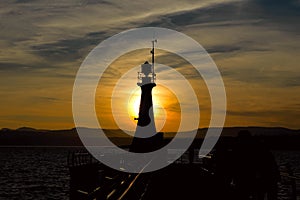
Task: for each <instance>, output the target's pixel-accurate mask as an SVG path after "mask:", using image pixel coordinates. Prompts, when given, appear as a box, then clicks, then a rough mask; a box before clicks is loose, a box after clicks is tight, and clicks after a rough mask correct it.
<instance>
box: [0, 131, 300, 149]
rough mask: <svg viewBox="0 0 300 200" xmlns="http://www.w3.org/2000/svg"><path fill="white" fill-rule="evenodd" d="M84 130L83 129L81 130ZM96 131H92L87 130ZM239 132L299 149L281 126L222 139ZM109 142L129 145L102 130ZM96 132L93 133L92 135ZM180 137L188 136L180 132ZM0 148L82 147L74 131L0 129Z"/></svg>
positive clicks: (297, 137) (298, 134)
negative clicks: (182, 135)
mask: <svg viewBox="0 0 300 200" xmlns="http://www.w3.org/2000/svg"><path fill="white" fill-rule="evenodd" d="M83 129H84V128H83ZM85 129H87V130H90V131H97V130H96V129H88V128H85ZM240 130H249V131H250V132H251V133H252V135H253V136H255V137H260V138H262V139H264V140H266V141H268V142H269V143H270V146H272V147H274V148H280V147H281V146H282V147H284V148H286V147H292V146H295V147H296V146H297V148H298V146H300V145H299V144H300V130H291V129H287V128H281V127H225V128H223V131H222V137H221V139H222V138H234V137H235V136H237V133H238V132H239V131H240ZM104 132H105V133H106V135H107V136H108V137H109V138H110V139H111V141H112V142H114V143H115V144H119V145H128V144H130V143H131V139H132V138H131V137H130V136H128V135H126V134H125V133H124V132H122V131H120V130H104ZM206 132H207V128H202V129H199V130H198V134H197V138H198V140H200V141H202V139H203V138H204V136H205V134H206ZM95 133H97V132H95ZM182 134H188V132H187V133H182ZM174 135H175V133H165V137H166V138H172V137H173V136H174ZM0 146H83V144H82V142H81V140H80V138H79V136H78V134H77V131H76V129H75V128H72V129H66V130H39V129H34V128H30V127H21V128H18V129H8V128H3V129H1V130H0Z"/></svg>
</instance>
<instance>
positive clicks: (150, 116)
mask: <svg viewBox="0 0 300 200" xmlns="http://www.w3.org/2000/svg"><path fill="white" fill-rule="evenodd" d="M156 42H157V40H152V50H151V51H150V52H151V54H152V64H150V63H149V62H148V61H146V62H145V63H144V64H142V65H141V71H140V72H138V83H137V85H138V86H139V87H141V101H140V107H139V116H138V118H135V120H138V122H137V127H136V130H135V135H134V138H133V140H132V143H131V145H130V149H129V151H131V152H136V153H144V152H150V151H154V150H157V149H158V148H160V146H161V143H162V140H163V134H162V133H156V127H155V121H154V113H153V101H152V89H153V88H154V87H155V86H156V84H155V81H156V74H155V72H154V44H155V43H156Z"/></svg>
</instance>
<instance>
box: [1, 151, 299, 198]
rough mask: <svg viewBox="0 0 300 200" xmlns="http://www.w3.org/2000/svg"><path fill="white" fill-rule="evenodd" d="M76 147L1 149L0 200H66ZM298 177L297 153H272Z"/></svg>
mask: <svg viewBox="0 0 300 200" xmlns="http://www.w3.org/2000/svg"><path fill="white" fill-rule="evenodd" d="M78 149H79V148H75V147H0V199H1V200H6V199H9V200H11V199H18V200H20V199H25V200H27V199H68V195H69V194H68V193H69V171H68V168H67V156H68V153H69V152H70V151H75V150H78ZM274 155H275V156H276V159H277V161H278V163H279V164H285V163H289V164H290V165H291V166H292V168H294V169H295V171H296V172H297V173H298V174H299V173H300V152H299V151H274Z"/></svg>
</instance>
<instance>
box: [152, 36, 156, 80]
mask: <svg viewBox="0 0 300 200" xmlns="http://www.w3.org/2000/svg"><path fill="white" fill-rule="evenodd" d="M155 43H157V39H153V40H152V50H151V54H152V75H153V82H155V77H156V74H155V73H154V44H155Z"/></svg>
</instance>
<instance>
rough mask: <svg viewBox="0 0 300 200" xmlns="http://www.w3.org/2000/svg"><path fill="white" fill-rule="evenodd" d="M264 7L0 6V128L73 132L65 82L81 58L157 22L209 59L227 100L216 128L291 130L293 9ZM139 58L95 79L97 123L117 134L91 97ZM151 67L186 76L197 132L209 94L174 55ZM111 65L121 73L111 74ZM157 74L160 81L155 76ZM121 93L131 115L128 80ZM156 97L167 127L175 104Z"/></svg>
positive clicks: (296, 81)
mask: <svg viewBox="0 0 300 200" xmlns="http://www.w3.org/2000/svg"><path fill="white" fill-rule="evenodd" d="M270 2H271V1H267V0H250V1H236V0H225V1H224V0H222V1H220V0H214V1H211V0H207V1H206V0H204V1H192V0H186V1H173V0H172V1H171V0H166V1H156V0H154V1H139V2H132V1H129V0H124V1H121V2H120V1H111V2H110V3H107V2H106V3H104V2H98V3H96V2H94V4H92V3H89V2H88V1H79V0H78V1H77V0H75V1H71V0H65V1H53V2H48V1H46V2H45V1H32V2H31V1H26V2H15V1H1V2H0V6H1V8H3V9H2V10H1V12H0V27H1V32H0V38H1V39H0V49H1V53H0V97H1V98H0V110H1V113H0V128H4V127H8V128H18V127H23V126H28V127H34V128H42V129H63V128H72V127H74V123H73V118H72V89H73V83H74V80H75V76H76V72H77V70H78V69H79V66H80V64H81V63H82V61H83V60H84V58H85V57H86V56H87V55H88V53H89V52H90V51H91V50H92V49H93V48H94V47H96V45H97V44H99V43H100V42H101V41H103V40H104V39H106V38H108V37H110V36H112V35H114V34H117V33H119V32H121V31H124V30H127V29H129V28H136V27H143V26H157V27H166V28H171V29H174V30H177V31H181V32H183V33H185V34H187V35H188V36H190V37H192V38H193V39H194V40H196V41H197V42H199V43H200V44H201V45H202V46H203V47H204V48H205V49H206V50H207V51H208V52H209V54H210V55H211V57H212V58H213V59H214V61H215V63H216V64H217V66H218V68H219V70H220V73H221V75H222V77H223V80H224V84H225V88H226V94H227V117H226V122H225V126H272V127H274V126H276V127H277V126H282V127H287V128H293V129H299V128H300V104H299V102H300V93H299V91H300V76H299V74H300V68H299V66H298V65H299V62H300V57H299V53H300V38H299V37H300V36H299V30H300V25H299V23H298V18H299V17H298V16H299V15H298V13H299V10H300V8H299V6H300V5H299V2H298V1H296V0H287V1H282V2H281V1H274V2H273V3H270ZM129 8H130V9H129ZM149 46H150V45H149ZM145 59H146V60H150V55H149V51H148V50H142V51H139V52H132V53H131V54H129V55H124V56H123V57H120V58H119V59H118V60H116V61H115V62H114V63H113V64H112V66H111V67H110V68H109V70H108V71H107V72H106V76H107V78H106V80H105V78H104V79H103V80H102V81H104V84H101V82H100V85H101V88H98V90H97V94H96V101H97V102H98V103H97V104H96V111H97V113H98V117H99V119H100V121H101V124H103V126H104V127H107V128H117V127H116V126H115V125H114V123H113V122H112V120H111V119H112V118H111V114H110V112H111V110H110V105H111V102H110V99H109V98H106V99H104V100H103V102H102V100H101V98H99V97H100V96H101V95H102V94H104V93H105V94H107V95H109V93H110V92H112V89H113V88H112V86H113V83H116V82H117V80H118V79H117V77H121V76H122V75H123V74H124V73H126V72H127V71H128V70H130V69H131V68H133V67H136V66H139V65H140V64H142V63H143V62H144V61H145ZM157 62H158V63H161V64H164V65H168V66H171V67H174V68H176V69H177V70H178V72H180V73H182V74H184V75H185V76H186V77H187V79H188V80H189V82H190V83H191V85H192V87H193V88H194V89H195V91H197V98H198V100H199V105H200V110H201V121H200V124H199V127H206V126H207V125H208V124H209V120H210V98H209V94H208V91H207V88H206V86H205V84H204V82H203V80H195V79H193V78H189V75H191V74H192V73H193V71H192V70H191V67H190V66H189V64H188V63H186V62H185V61H184V60H182V59H180V58H178V57H176V56H174V55H169V54H167V53H166V52H162V51H161V52H158V53H157ZM178 64H180V66H178ZM120 65H126V66H127V68H122V69H123V71H122V70H115V69H116V68H117V66H120ZM157 76H158V80H157V81H158V82H157V83H158V84H159V78H160V74H159V72H158V73H157ZM112 77H113V79H112ZM161 78H163V74H161ZM130 85H132V87H131V86H130ZM129 86H130V87H129ZM128 88H129V89H126V88H124V91H125V94H124V98H125V96H126V95H127V96H126V98H127V99H126V100H125V108H124V116H125V115H127V117H128V118H130V117H132V116H131V114H130V113H128V112H129V111H128V105H126V103H127V102H128V101H127V100H128V98H129V97H130V95H131V94H132V91H133V90H134V91H136V90H138V89H139V88H138V86H136V80H132V82H128ZM132 88H134V89H132ZM100 90H103V91H104V93H101V92H100ZM161 92H162V93H165V92H166V91H164V89H163V88H161V87H157V88H155V90H154V95H155V97H154V99H155V100H157V99H159V100H160V101H161V104H162V106H163V108H164V109H165V111H166V113H167V114H166V119H167V121H168V122H167V124H166V127H165V129H164V130H167V131H169V130H172V129H173V128H174V129H176V126H174V124H175V122H176V121H177V119H178V116H179V114H180V113H179V109H178V106H177V107H176V100H174V99H175V98H174V96H172V94H171V93H169V94H168V95H165V96H161ZM183 92H184V90H183ZM166 93H168V92H166ZM120 101H121V100H120ZM120 103H124V102H123V101H122V102H120ZM174 105H175V106H174ZM126 106H127V107H126ZM160 109H162V108H160ZM129 110H130V109H129ZM158 116H160V117H161V116H163V115H162V114H161V115H158ZM129 120H130V119H129ZM173 122H174V123H173Z"/></svg>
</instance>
